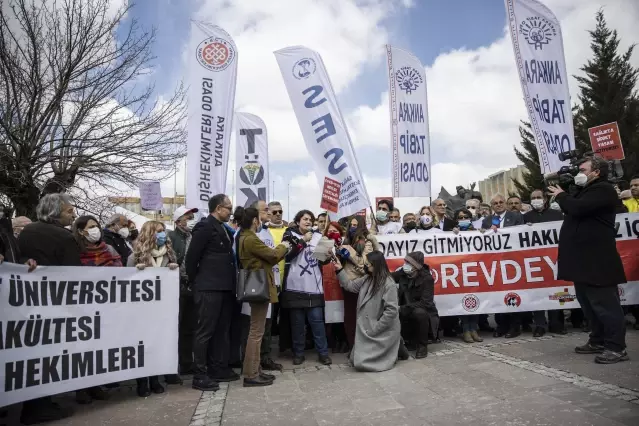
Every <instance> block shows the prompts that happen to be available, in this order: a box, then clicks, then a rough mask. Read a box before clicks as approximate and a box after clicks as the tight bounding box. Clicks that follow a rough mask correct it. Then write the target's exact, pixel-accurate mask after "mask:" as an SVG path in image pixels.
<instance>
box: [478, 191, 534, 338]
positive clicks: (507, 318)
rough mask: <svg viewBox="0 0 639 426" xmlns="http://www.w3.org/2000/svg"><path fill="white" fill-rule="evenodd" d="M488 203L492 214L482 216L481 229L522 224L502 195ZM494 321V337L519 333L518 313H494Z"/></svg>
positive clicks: (497, 228)
mask: <svg viewBox="0 0 639 426" xmlns="http://www.w3.org/2000/svg"><path fill="white" fill-rule="evenodd" d="M490 205H491V207H492V209H493V214H492V215H491V216H486V217H485V218H484V222H483V223H482V226H481V227H482V229H484V230H487V229H492V230H493V231H495V232H497V231H499V229H500V228H507V227H509V226H518V225H523V224H524V217H523V216H522V215H521V213H519V212H518V211H517V212H515V211H509V210H507V209H506V199H505V198H504V196H503V195H501V194H497V195H495V196H494V197H493V199H492V200H490ZM495 322H496V323H497V330H495V333H494V336H495V337H502V336H505V337H506V338H507V339H510V338H513V337H517V336H519V335H520V334H521V317H520V316H519V314H495Z"/></svg>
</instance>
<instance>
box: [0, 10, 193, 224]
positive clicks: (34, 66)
mask: <svg viewBox="0 0 639 426" xmlns="http://www.w3.org/2000/svg"><path fill="white" fill-rule="evenodd" d="M131 7H132V6H131V5H126V6H123V7H121V8H119V9H117V10H113V8H112V7H111V4H110V0H57V1H55V0H46V1H45V0H0V193H3V194H5V195H6V196H7V197H8V198H9V199H10V200H11V203H12V204H13V206H14V207H15V209H16V212H17V214H18V215H26V216H31V217H33V216H34V210H35V206H36V205H37V203H38V200H39V199H40V197H41V196H42V195H43V194H46V193H50V192H65V191H67V192H69V193H71V194H74V193H75V194H83V193H86V188H89V187H91V188H96V187H97V188H100V191H99V194H98V195H97V196H103V195H104V194H103V192H104V191H108V190H110V189H113V188H116V187H117V186H118V184H117V183H118V182H124V183H125V184H127V185H129V186H134V185H135V184H136V183H137V182H139V180H142V179H145V178H146V179H148V178H149V177H151V176H153V177H155V178H158V177H159V178H162V177H165V176H168V175H170V174H171V173H172V171H173V164H174V163H175V161H176V159H177V158H179V157H181V156H183V155H184V149H185V148H184V147H185V143H184V142H185V136H186V135H185V130H184V120H185V108H186V106H185V91H184V89H183V86H182V85H181V84H180V85H179V86H178V87H177V88H176V90H175V92H174V93H173V94H172V95H171V96H169V97H167V98H166V99H161V98H158V97H157V94H156V93H155V88H154V86H153V85H152V84H145V83H143V81H144V80H145V77H148V74H149V73H151V72H152V70H153V66H152V65H153V64H152V63H153V60H154V57H153V56H152V53H151V46H152V44H153V42H154V39H155V32H154V30H144V29H142V28H141V27H140V26H139V24H138V23H137V22H136V21H135V20H130V21H129V20H128V19H127V20H125V19H124V18H125V16H126V14H127V12H128V11H129V10H130V8H131ZM116 31H117V36H116ZM147 79H148V78H147ZM160 175H162V176H160ZM80 183H83V186H81V185H80ZM97 196H96V197H97Z"/></svg>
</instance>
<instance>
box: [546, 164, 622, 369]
mask: <svg viewBox="0 0 639 426" xmlns="http://www.w3.org/2000/svg"><path fill="white" fill-rule="evenodd" d="M608 168H609V165H608V162H607V161H606V160H605V159H603V158H602V157H600V156H598V155H595V156H593V157H585V158H584V159H583V160H582V161H581V163H580V164H579V173H578V174H577V175H576V176H575V184H576V185H577V186H579V187H580V189H579V190H578V191H577V192H576V193H575V194H574V195H571V194H568V193H566V192H564V190H563V189H562V188H560V187H557V186H550V187H549V188H548V191H549V193H550V194H551V195H552V196H554V197H555V199H556V200H557V202H558V203H559V205H560V206H561V210H562V211H563V212H564V214H565V216H564V221H563V223H562V226H561V230H560V231H559V247H558V257H557V279H559V280H564V281H571V282H573V283H574V286H575V294H576V295H577V300H578V301H579V304H580V305H581V309H582V310H583V312H584V314H585V316H586V318H588V323H589V324H590V326H591V328H592V332H591V333H590V339H589V340H588V343H586V344H585V345H582V346H578V347H576V348H575V352H577V353H579V354H597V355H596V356H595V362H596V363H599V364H614V363H617V362H620V361H627V360H628V359H629V358H628V353H627V352H626V321H625V317H624V313H623V309H622V308H621V303H620V301H619V293H618V289H617V286H618V284H623V283H626V281H627V280H626V274H625V271H624V267H623V263H622V262H621V257H620V256H619V252H618V251H617V243H616V235H617V231H616V229H615V217H616V209H617V207H616V206H617V204H618V202H619V197H618V195H617V191H615V188H614V187H613V186H612V184H611V183H610V182H608V181H607V177H608Z"/></svg>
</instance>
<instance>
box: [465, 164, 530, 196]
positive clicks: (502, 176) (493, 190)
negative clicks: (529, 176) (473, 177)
mask: <svg viewBox="0 0 639 426" xmlns="http://www.w3.org/2000/svg"><path fill="white" fill-rule="evenodd" d="M525 171H526V167H525V166H523V165H519V166H517V167H513V168H511V169H508V170H501V171H499V172H497V173H493V174H492V175H490V176H488V177H487V178H486V179H484V180H480V181H479V182H477V188H476V189H477V190H478V191H479V192H481V195H482V196H483V198H484V202H486V203H489V202H490V199H491V198H493V197H494V196H495V195H497V194H501V195H503V196H504V197H508V194H510V193H517V188H516V187H515V184H514V183H513V179H515V180H517V181H519V182H523V181H524V177H523V173H524V172H525Z"/></svg>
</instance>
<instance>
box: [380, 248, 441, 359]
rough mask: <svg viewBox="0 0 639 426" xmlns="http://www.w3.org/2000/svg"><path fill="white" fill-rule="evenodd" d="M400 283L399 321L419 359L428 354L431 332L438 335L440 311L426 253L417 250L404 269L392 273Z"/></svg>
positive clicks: (405, 337) (403, 335)
mask: <svg viewBox="0 0 639 426" xmlns="http://www.w3.org/2000/svg"><path fill="white" fill-rule="evenodd" d="M391 276H392V278H393V280H395V282H396V283H398V284H399V295H398V300H399V320H400V322H401V325H402V337H403V338H404V340H405V341H406V342H407V346H408V348H409V349H411V350H413V349H415V350H416V351H417V352H416V353H415V358H418V359H419V358H425V357H426V356H427V355H428V340H429V337H428V336H429V334H432V336H433V337H434V338H437V329H438V328H439V313H438V312H437V307H436V306H435V281H434V280H433V276H432V275H431V272H430V268H429V267H428V265H426V264H425V263H424V253H422V252H421V251H415V252H412V253H409V254H408V255H407V256H406V257H405V258H404V265H403V266H402V268H401V269H399V270H397V271H395V272H393V273H392V274H391Z"/></svg>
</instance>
